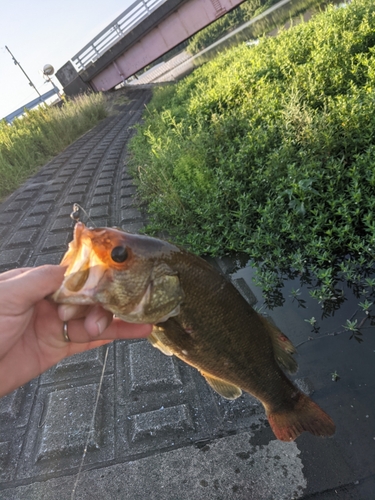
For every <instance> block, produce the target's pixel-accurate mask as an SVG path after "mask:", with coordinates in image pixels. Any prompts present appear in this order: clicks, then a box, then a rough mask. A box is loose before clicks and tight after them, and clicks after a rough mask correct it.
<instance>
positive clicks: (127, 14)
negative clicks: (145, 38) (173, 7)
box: [72, 0, 167, 71]
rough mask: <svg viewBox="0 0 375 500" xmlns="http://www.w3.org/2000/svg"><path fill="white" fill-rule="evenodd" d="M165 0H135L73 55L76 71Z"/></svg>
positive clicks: (89, 62)
mask: <svg viewBox="0 0 375 500" xmlns="http://www.w3.org/2000/svg"><path fill="white" fill-rule="evenodd" d="M166 1H167V0H136V1H135V2H134V3H133V4H132V5H130V6H129V7H128V8H127V9H126V10H124V12H123V13H122V14H120V15H119V16H118V17H116V19H115V20H114V21H112V23H111V24H109V25H108V26H107V27H106V28H104V30H102V31H101V32H100V33H99V34H98V35H97V36H96V37H95V38H93V39H92V40H91V42H89V43H88V44H87V45H85V46H84V47H83V49H81V50H80V51H79V52H78V53H77V54H76V55H75V56H74V57H72V61H73V63H74V64H75V65H76V67H77V69H78V71H81V70H84V69H85V68H87V66H89V65H90V64H91V63H92V62H94V61H95V60H96V59H98V58H99V57H100V56H101V55H102V54H103V52H105V51H106V50H108V49H109V47H111V46H112V45H114V44H115V43H116V42H117V41H118V40H119V39H120V38H122V37H123V36H124V35H126V33H129V31H131V30H132V29H133V28H135V26H137V24H139V23H140V22H141V21H142V20H143V19H145V18H146V17H147V16H149V15H150V14H151V12H153V11H154V10H155V9H156V8H157V7H159V6H160V5H161V4H163V3H164V2H166Z"/></svg>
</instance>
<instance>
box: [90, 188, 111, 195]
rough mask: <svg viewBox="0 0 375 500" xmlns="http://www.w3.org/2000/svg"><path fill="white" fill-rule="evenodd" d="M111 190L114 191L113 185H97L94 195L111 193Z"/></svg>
mask: <svg viewBox="0 0 375 500" xmlns="http://www.w3.org/2000/svg"><path fill="white" fill-rule="evenodd" d="M111 191H112V186H101V187H97V188H96V189H95V191H94V196H100V195H102V194H110V193H111Z"/></svg>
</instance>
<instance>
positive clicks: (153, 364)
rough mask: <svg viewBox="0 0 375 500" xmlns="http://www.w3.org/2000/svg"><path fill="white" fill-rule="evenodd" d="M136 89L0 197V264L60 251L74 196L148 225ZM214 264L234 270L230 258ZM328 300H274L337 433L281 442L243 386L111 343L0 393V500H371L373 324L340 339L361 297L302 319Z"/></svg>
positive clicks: (104, 215)
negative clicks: (140, 192) (137, 177)
mask: <svg viewBox="0 0 375 500" xmlns="http://www.w3.org/2000/svg"><path fill="white" fill-rule="evenodd" d="M127 92H128V94H127V95H128V98H129V101H128V103H127V104H125V105H123V106H122V107H121V109H120V111H119V112H118V114H116V115H114V116H111V117H109V118H107V119H106V120H104V121H103V122H101V123H100V124H99V125H98V126H97V127H95V128H94V129H92V130H91V131H89V132H88V133H86V134H85V135H84V136H83V137H81V138H80V139H79V140H78V141H76V142H75V143H74V144H72V145H71V146H70V147H68V148H67V149H66V150H65V151H63V152H62V153H61V154H60V155H59V156H57V157H56V158H54V159H53V160H52V161H51V162H49V163H48V164H47V165H45V166H44V167H43V168H42V169H41V170H40V172H39V173H38V174H36V175H35V176H34V177H33V178H31V179H29V181H28V182H26V183H25V184H24V185H23V186H22V187H21V188H20V189H18V190H17V191H16V192H15V193H14V194H13V195H12V196H10V197H9V198H8V199H7V200H6V201H5V202H4V203H3V204H2V205H0V235H1V240H0V241H1V246H0V248H1V250H0V271H5V270H7V269H11V268H14V267H19V266H37V265H41V264H45V263H52V264H56V263H58V262H59V261H60V259H61V256H62V255H63V253H64V251H65V250H66V248H67V243H68V242H69V240H70V239H71V236H72V229H73V221H72V220H71V219H70V217H69V215H70V213H71V211H72V205H73V203H75V202H76V203H79V204H80V205H81V206H83V207H84V208H85V209H86V210H87V212H88V213H89V216H90V218H91V219H92V221H93V223H94V224H95V225H96V226H112V225H115V226H120V227H122V228H123V229H125V230H127V231H130V232H137V231H138V230H139V229H140V228H142V227H143V226H144V223H145V216H144V215H143V214H142V213H141V212H140V211H139V209H138V208H137V206H136V203H135V192H136V190H135V187H134V185H133V182H132V179H131V177H130V175H129V173H128V171H127V159H128V151H127V141H128V140H129V138H130V137H131V135H132V134H133V133H134V130H133V129H132V127H133V125H135V124H136V123H137V122H138V121H139V120H140V119H141V114H142V112H143V110H144V106H145V104H146V103H147V102H148V100H149V99H150V97H151V93H150V91H149V90H142V89H137V90H134V91H130V90H128V91H127ZM214 264H215V265H216V266H219V267H220V268H221V270H222V271H223V272H226V273H227V274H230V273H231V268H230V266H231V264H230V263H228V262H227V261H226V260H216V261H215V262H214ZM251 278H252V270H251V269H250V268H245V269H243V270H241V271H239V272H237V273H235V274H233V275H232V280H233V282H234V284H235V285H236V286H237V287H238V288H239V289H240V291H241V292H242V293H243V294H244V296H245V298H247V300H249V301H250V302H251V303H252V304H253V305H256V306H258V307H259V306H260V305H261V303H262V299H261V294H260V292H259V290H258V289H257V288H256V287H255V286H253V283H252V280H251ZM288 286H289V285H288ZM288 286H286V287H285V290H284V294H285V296H286V297H289V295H290V293H291V289H289V288H288ZM290 286H291V285H290ZM303 293H307V292H306V291H304V292H303ZM319 307H320V306H319V305H318V304H315V305H309V306H308V310H306V309H304V308H301V307H298V303H297V302H296V301H295V300H294V301H293V300H291V299H290V298H289V299H288V300H287V301H286V302H285V304H284V305H283V307H278V308H275V309H274V310H272V311H266V310H265V312H266V313H268V314H269V315H270V316H271V319H272V320H273V321H274V322H275V323H276V324H277V325H278V326H279V327H280V328H281V329H282V330H283V331H285V333H286V334H287V335H288V336H289V337H290V339H291V340H292V341H293V343H294V344H295V345H298V344H300V347H299V348H298V353H299V355H298V358H297V360H298V362H299V366H300V369H299V372H298V373H297V376H296V377H295V379H296V381H297V383H298V384H299V385H300V387H301V388H302V389H303V390H305V391H306V392H307V393H309V394H311V396H312V398H313V399H314V400H315V401H316V402H317V403H318V404H320V405H321V406H322V408H323V409H325V410H326V411H327V412H328V413H329V414H330V415H331V416H332V418H333V419H334V420H335V422H336V425H337V432H336V434H335V436H334V437H333V438H330V439H320V438H315V437H313V436H311V435H308V434H304V435H302V436H300V437H299V438H298V439H297V440H296V442H293V443H282V442H280V441H277V440H276V439H275V437H274V435H273V433H272V431H271V430H270V428H269V425H268V423H267V421H266V419H265V415H264V411H263V408H262V407H261V405H260V404H259V403H258V402H257V401H256V400H255V399H254V398H252V397H251V396H250V395H247V394H244V395H243V396H241V398H239V399H238V400H236V401H233V402H230V401H226V400H224V399H222V398H221V397H220V396H218V395H217V394H215V393H213V391H212V390H211V389H210V388H209V386H208V385H207V384H206V382H205V381H204V379H203V378H202V377H201V376H200V375H199V374H198V372H197V371H196V370H194V369H193V368H191V367H189V366H187V365H185V364H184V363H182V362H181V361H179V360H178V359H174V358H170V357H167V356H164V355H162V354H161V353H160V352H159V351H158V350H156V349H154V348H153V347H152V346H151V345H150V344H149V343H148V342H147V341H146V340H139V341H121V342H120V341H118V342H115V343H114V344H112V345H111V347H109V349H108V351H107V348H106V347H102V348H100V349H96V350H92V351H89V352H86V353H84V354H80V355H77V356H73V357H71V358H69V359H66V360H64V362H62V363H59V365H57V366H56V367H54V368H52V369H51V370H49V371H48V372H46V373H45V374H43V375H42V376H41V377H39V379H37V380H33V381H32V382H31V383H29V384H27V385H26V386H24V387H23V388H20V389H19V390H17V391H15V392H14V393H12V394H10V395H8V396H6V397H4V398H2V399H1V400H0V481H1V483H0V498H1V499H12V500H13V499H38V500H39V499H71V498H74V499H93V498H94V499H96V498H98V499H102V498H106V499H131V500H134V499H143V498H147V497H148V498H150V499H160V500H166V499H168V500H185V499H186V500H187V499H197V500H200V499H202V500H203V499H217V500H219V499H220V500H221V499H222V500H225V499H239V500H252V499H254V500H270V499H275V500H276V499H277V500H282V499H285V500H290V499H297V498H303V499H310V498H311V499H313V498H314V499H315V498H318V499H327V500H330V499H334V498H335V499H336V498H338V499H345V500H346V499H359V500H367V499H369V500H370V499H374V498H375V328H374V327H370V326H369V325H367V323H366V328H365V329H364V335H363V338H364V341H363V342H362V343H360V344H359V343H357V342H356V341H355V340H354V339H352V340H349V334H348V333H347V332H343V333H340V334H339V335H332V333H333V332H336V333H337V332H342V330H343V328H342V325H343V324H344V323H345V321H346V318H347V317H348V316H350V317H358V318H359V319H361V314H360V313H359V312H358V311H357V308H356V307H357V306H356V301H355V300H354V299H353V300H352V301H348V303H346V304H345V306H344V307H342V308H341V309H340V310H339V311H338V312H337V313H336V314H335V316H334V317H331V318H329V319H327V320H325V321H324V323H322V327H321V330H320V331H319V333H318V334H315V333H311V327H310V325H309V324H308V323H307V322H306V321H305V319H306V318H310V317H311V316H315V317H316V318H319V317H320V315H321V311H320V310H319ZM355 314H356V315H357V316H355ZM353 315H354V316H353ZM368 323H369V322H368ZM327 333H329V335H327ZM309 338H312V339H313V340H309ZM333 372H336V373H337V374H338V375H339V376H340V378H339V380H338V381H337V382H333V381H332V373H333ZM102 374H103V377H102ZM101 378H102V379H103V385H102V387H101V391H100V398H99V401H98V405H97V409H96V413H95V418H93V415H94V408H95V401H96V397H97V393H98V388H99V383H100V380H101ZM86 445H87V452H86V453H85V454H84V449H85V446H86Z"/></svg>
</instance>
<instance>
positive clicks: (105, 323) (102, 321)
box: [96, 316, 108, 335]
mask: <svg viewBox="0 0 375 500" xmlns="http://www.w3.org/2000/svg"><path fill="white" fill-rule="evenodd" d="M96 324H97V326H98V330H99V335H101V334H102V333H103V332H104V330H105V329H106V328H107V326H108V319H107V318H106V317H105V316H103V318H100V319H99V320H98V321H97V322H96Z"/></svg>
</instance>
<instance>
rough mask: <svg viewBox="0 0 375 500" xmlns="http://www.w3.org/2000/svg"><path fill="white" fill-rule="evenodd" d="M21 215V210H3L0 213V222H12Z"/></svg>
mask: <svg viewBox="0 0 375 500" xmlns="http://www.w3.org/2000/svg"><path fill="white" fill-rule="evenodd" d="M21 215H22V212H18V211H17V212H8V213H6V212H3V213H2V214H0V224H6V225H8V224H14V223H15V222H16V221H17V220H18V219H19V218H20V217H21Z"/></svg>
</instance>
